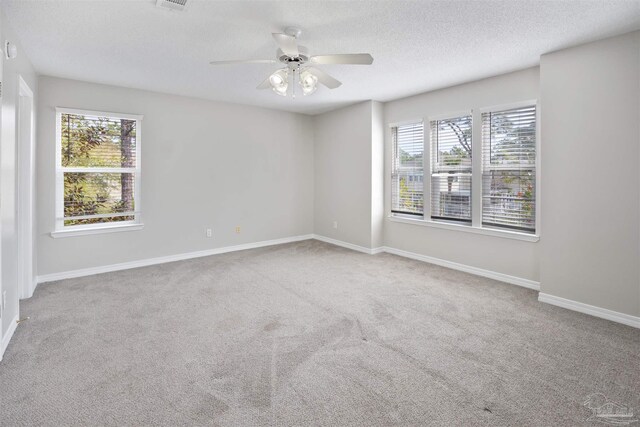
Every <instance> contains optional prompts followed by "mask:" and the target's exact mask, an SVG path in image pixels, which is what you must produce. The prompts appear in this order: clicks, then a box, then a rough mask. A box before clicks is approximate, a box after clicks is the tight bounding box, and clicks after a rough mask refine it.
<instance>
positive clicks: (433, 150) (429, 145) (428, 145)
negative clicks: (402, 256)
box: [423, 110, 476, 227]
mask: <svg viewBox="0 0 640 427" xmlns="http://www.w3.org/2000/svg"><path fill="white" fill-rule="evenodd" d="M467 116H469V117H471V173H470V174H469V176H470V178H471V192H470V194H469V197H470V198H471V202H470V208H471V221H467V220H463V219H454V218H436V219H434V218H433V216H432V210H431V201H432V200H431V196H432V194H431V176H432V174H433V172H432V171H433V165H434V164H435V163H437V159H436V160H435V161H434V159H433V156H434V155H437V150H438V148H437V145H438V142H437V141H433V140H432V136H433V135H432V134H433V133H432V132H431V123H432V122H439V121H443V120H451V119H457V118H460V117H467ZM425 120H427V122H426V123H427V124H428V127H429V137H428V138H425V149H428V150H429V151H428V153H429V188H428V191H429V203H428V208H429V211H428V212H429V214H428V215H427V214H426V212H427V204H426V203H425V216H424V218H425V221H430V222H434V223H444V224H454V225H459V226H462V227H471V226H472V225H473V205H474V198H475V194H474V191H473V188H474V187H473V183H474V182H475V180H476V177H475V176H474V174H473V171H474V170H475V165H474V161H475V160H474V159H475V158H476V148H475V146H476V143H475V141H476V140H475V138H476V135H475V128H474V126H475V123H476V122H475V117H474V115H473V110H461V111H456V112H453V113H447V114H438V115H432V116H429V117H426V118H425ZM454 169H457V170H459V171H461V172H462V171H463V169H466V168H451V169H449V170H454ZM424 191H425V193H424V195H423V197H427V188H426V185H425V190H424Z"/></svg>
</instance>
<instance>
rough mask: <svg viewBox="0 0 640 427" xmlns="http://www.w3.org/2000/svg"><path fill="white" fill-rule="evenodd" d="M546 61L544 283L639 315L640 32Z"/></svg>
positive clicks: (556, 291) (555, 291)
mask: <svg viewBox="0 0 640 427" xmlns="http://www.w3.org/2000/svg"><path fill="white" fill-rule="evenodd" d="M540 68H541V101H542V108H541V110H542V126H543V127H542V138H543V141H544V148H543V150H542V185H543V188H544V190H543V192H542V217H543V218H544V232H543V236H542V239H541V242H540V243H541V260H540V269H541V291H542V292H544V293H548V294H551V295H554V296H558V297H562V298H567V299H571V300H574V301H578V302H582V303H586V304H590V305H595V306H598V307H602V308H606V309H610V310H614V311H617V312H621V313H625V314H629V315H632V316H640V228H639V226H638V223H639V221H640V194H639V192H638V188H639V187H638V185H639V184H640V172H639V171H640V167H639V166H638V165H639V163H638V162H639V159H640V32H635V33H631V34H627V35H623V36H620V37H614V38H610V39H606V40H601V41H597V42H594V43H589V44H586V45H582V46H578V47H574V48H570V49H565V50H561V51H558V52H554V53H551V54H548V55H543V56H542V58H541V65H540Z"/></svg>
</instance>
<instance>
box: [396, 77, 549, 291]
mask: <svg viewBox="0 0 640 427" xmlns="http://www.w3.org/2000/svg"><path fill="white" fill-rule="evenodd" d="M538 90H539V69H538V68H537V67H535V68H529V69H526V70H523V71H518V72H514V73H509V74H504V75H500V76H496V77H492V78H488V79H484V80H479V81H475V82H471V83H467V84H463V85H459V86H454V87H450V88H446V89H442V90H438V91H434V92H427V93H423V94H421V95H416V96H412V97H409V98H403V99H399V100H396V101H391V102H388V103H386V104H385V108H384V110H385V123H386V126H387V127H388V125H389V124H391V123H398V122H405V121H410V120H421V119H426V118H427V117H430V116H436V115H443V114H449V113H457V112H461V111H469V110H477V109H479V108H483V107H491V106H497V105H505V104H509V103H514V102H520V101H529V100H536V99H537V98H538ZM427 132H428V126H426V127H425V137H426V135H427ZM385 133H386V138H385V141H386V143H385V158H386V159H387V161H386V162H385V174H384V176H385V191H384V197H385V213H389V212H391V183H390V177H391V162H390V161H389V159H390V158H391V138H390V136H391V135H390V131H388V129H387V130H385ZM474 143H475V144H477V143H479V141H474ZM542 192H544V189H542ZM384 242H385V245H386V246H390V247H392V248H396V249H401V250H405V251H409V252H414V253H417V254H420V255H426V256H429V257H435V258H439V259H443V260H446V261H453V262H456V263H460V264H465V265H468V266H472V267H476V268H481V269H484V270H489V271H492V272H497V273H502V274H507V275H510V276H515V277H518V278H523V279H528V280H533V281H538V280H539V269H538V244H537V243H535V242H525V241H518V240H511V239H506V238H501V237H494V236H486V235H480V234H472V233H469V232H464V231H453V230H444V229H439V228H433V227H427V226H422V225H413V224H405V223H398V222H391V221H390V220H389V219H388V218H385V224H384Z"/></svg>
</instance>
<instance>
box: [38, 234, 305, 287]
mask: <svg viewBox="0 0 640 427" xmlns="http://www.w3.org/2000/svg"><path fill="white" fill-rule="evenodd" d="M313 237H314V236H313V235H312V234H307V235H303V236H293V237H285V238H282V239H274V240H264V241H262V242H255V243H245V244H242V245H235V246H225V247H222V248H214V249H206V250H203V251H197V252H187V253H183V254H176V255H168V256H162V257H157V258H147V259H141V260H137V261H128V262H123V263H119V264H111V265H103V266H99V267H91V268H83V269H80V270H71V271H62V272H60V273H51V274H44V275H42V276H38V278H37V283H45V282H53V281H56V280H63V279H73V278H76V277H84V276H91V275H94V274H101V273H109V272H111V271H119V270H128V269H131V268H138V267H147V266H149V265H156V264H164V263H166V262H174V261H182V260H185V259H192V258H200V257H204V256H210V255H217V254H223V253H227V252H235V251H244V250H246V249H255V248H262V247H264V246H272V245H281V244H283V243H291V242H299V241H302V240H309V239H312V238H313Z"/></svg>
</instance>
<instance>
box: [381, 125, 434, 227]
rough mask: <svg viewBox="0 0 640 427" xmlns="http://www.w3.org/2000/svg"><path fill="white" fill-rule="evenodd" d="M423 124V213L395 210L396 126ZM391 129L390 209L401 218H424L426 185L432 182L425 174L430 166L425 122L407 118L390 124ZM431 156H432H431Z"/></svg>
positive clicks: (392, 213)
mask: <svg viewBox="0 0 640 427" xmlns="http://www.w3.org/2000/svg"><path fill="white" fill-rule="evenodd" d="M418 124H420V125H422V150H423V152H422V181H421V184H422V198H423V199H422V213H418V212H415V213H412V212H401V211H394V210H393V175H394V167H395V162H396V152H395V144H396V142H395V138H394V128H399V127H401V126H413V125H418ZM389 131H390V133H391V174H390V184H391V199H390V200H391V203H390V205H391V207H390V211H391V215H394V216H398V217H401V218H412V219H416V218H424V215H425V209H426V205H425V200H424V196H425V194H426V193H425V185H427V182H430V181H428V180H427V178H426V176H425V174H426V171H427V170H428V167H427V166H426V165H425V162H426V159H425V152H424V149H425V148H426V144H425V140H426V138H425V122H424V120H423V119H422V118H420V119H416V120H405V121H402V122H397V123H392V124H390V125H389ZM429 158H430V157H429Z"/></svg>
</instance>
